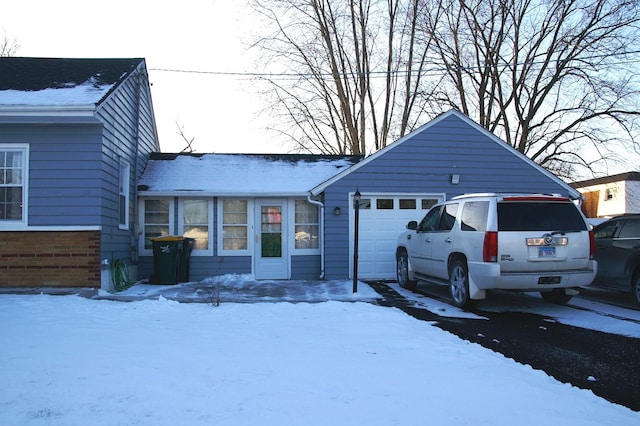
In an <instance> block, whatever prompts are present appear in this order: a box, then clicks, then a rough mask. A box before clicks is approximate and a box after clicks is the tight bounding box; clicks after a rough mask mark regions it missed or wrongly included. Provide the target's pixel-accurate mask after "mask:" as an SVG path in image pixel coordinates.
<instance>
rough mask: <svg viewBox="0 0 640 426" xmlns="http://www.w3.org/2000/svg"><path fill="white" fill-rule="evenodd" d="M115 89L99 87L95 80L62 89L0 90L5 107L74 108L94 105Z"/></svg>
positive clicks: (106, 85)
mask: <svg viewBox="0 0 640 426" xmlns="http://www.w3.org/2000/svg"><path fill="white" fill-rule="evenodd" d="M112 87H113V84H103V85H97V84H96V82H95V81H94V80H93V79H89V80H87V81H86V82H84V83H82V84H79V85H74V84H72V83H70V84H69V85H67V86H65V87H62V88H57V89H53V88H48V89H43V90H35V91H31V92H27V91H20V90H0V100H1V101H0V104H1V105H3V106H8V105H11V106H74V105H76V106H77V105H94V104H96V103H97V102H99V101H100V99H102V97H103V96H104V95H105V94H106V93H107V92H108V91H109V90H111V88H112Z"/></svg>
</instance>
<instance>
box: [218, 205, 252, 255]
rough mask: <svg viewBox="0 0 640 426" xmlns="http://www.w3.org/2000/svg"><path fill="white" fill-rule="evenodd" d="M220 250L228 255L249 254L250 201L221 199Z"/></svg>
mask: <svg viewBox="0 0 640 426" xmlns="http://www.w3.org/2000/svg"><path fill="white" fill-rule="evenodd" d="M219 207H220V209H219V210H220V211H221V212H222V213H221V220H220V228H221V229H220V235H221V238H218V241H220V243H219V245H220V247H219V252H220V253H221V254H226V255H234V254H235V255H246V254H249V219H250V218H249V201H248V200H240V199H227V200H221V201H220V205H219Z"/></svg>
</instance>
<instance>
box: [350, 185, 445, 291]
mask: <svg viewBox="0 0 640 426" xmlns="http://www.w3.org/2000/svg"><path fill="white" fill-rule="evenodd" d="M440 201H444V194H362V198H361V200H360V228H359V234H360V238H359V242H358V279H363V280H364V279H376V280H395V278H396V260H395V250H396V240H397V239H398V235H399V234H400V233H401V232H402V231H403V230H404V229H405V227H406V225H407V222H409V221H410V220H415V221H420V220H421V219H422V218H423V217H424V215H425V214H426V213H427V211H428V210H429V208H431V206H433V205H434V204H436V203H438V202H440ZM350 212H351V216H352V217H351V232H350V235H352V236H353V232H354V223H355V220H354V210H353V209H350ZM351 239H352V240H353V238H351ZM350 244H351V261H350V263H351V265H350V266H351V268H350V270H351V274H353V241H351V243H350ZM352 278H353V277H352Z"/></svg>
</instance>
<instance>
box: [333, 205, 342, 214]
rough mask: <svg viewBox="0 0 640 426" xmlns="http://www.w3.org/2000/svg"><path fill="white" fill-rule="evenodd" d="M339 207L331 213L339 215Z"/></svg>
mask: <svg viewBox="0 0 640 426" xmlns="http://www.w3.org/2000/svg"><path fill="white" fill-rule="evenodd" d="M340 213H341V211H340V207H336V208H335V209H333V214H335V215H336V216H340Z"/></svg>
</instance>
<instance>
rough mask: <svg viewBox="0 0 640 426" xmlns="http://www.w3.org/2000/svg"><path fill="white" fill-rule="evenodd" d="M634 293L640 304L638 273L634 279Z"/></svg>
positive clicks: (639, 276) (637, 302) (639, 279)
mask: <svg viewBox="0 0 640 426" xmlns="http://www.w3.org/2000/svg"><path fill="white" fill-rule="evenodd" d="M631 290H632V291H633V295H634V297H635V300H636V304H637V305H639V306H640V274H637V275H636V277H635V278H634V281H633V288H632V289H631Z"/></svg>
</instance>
